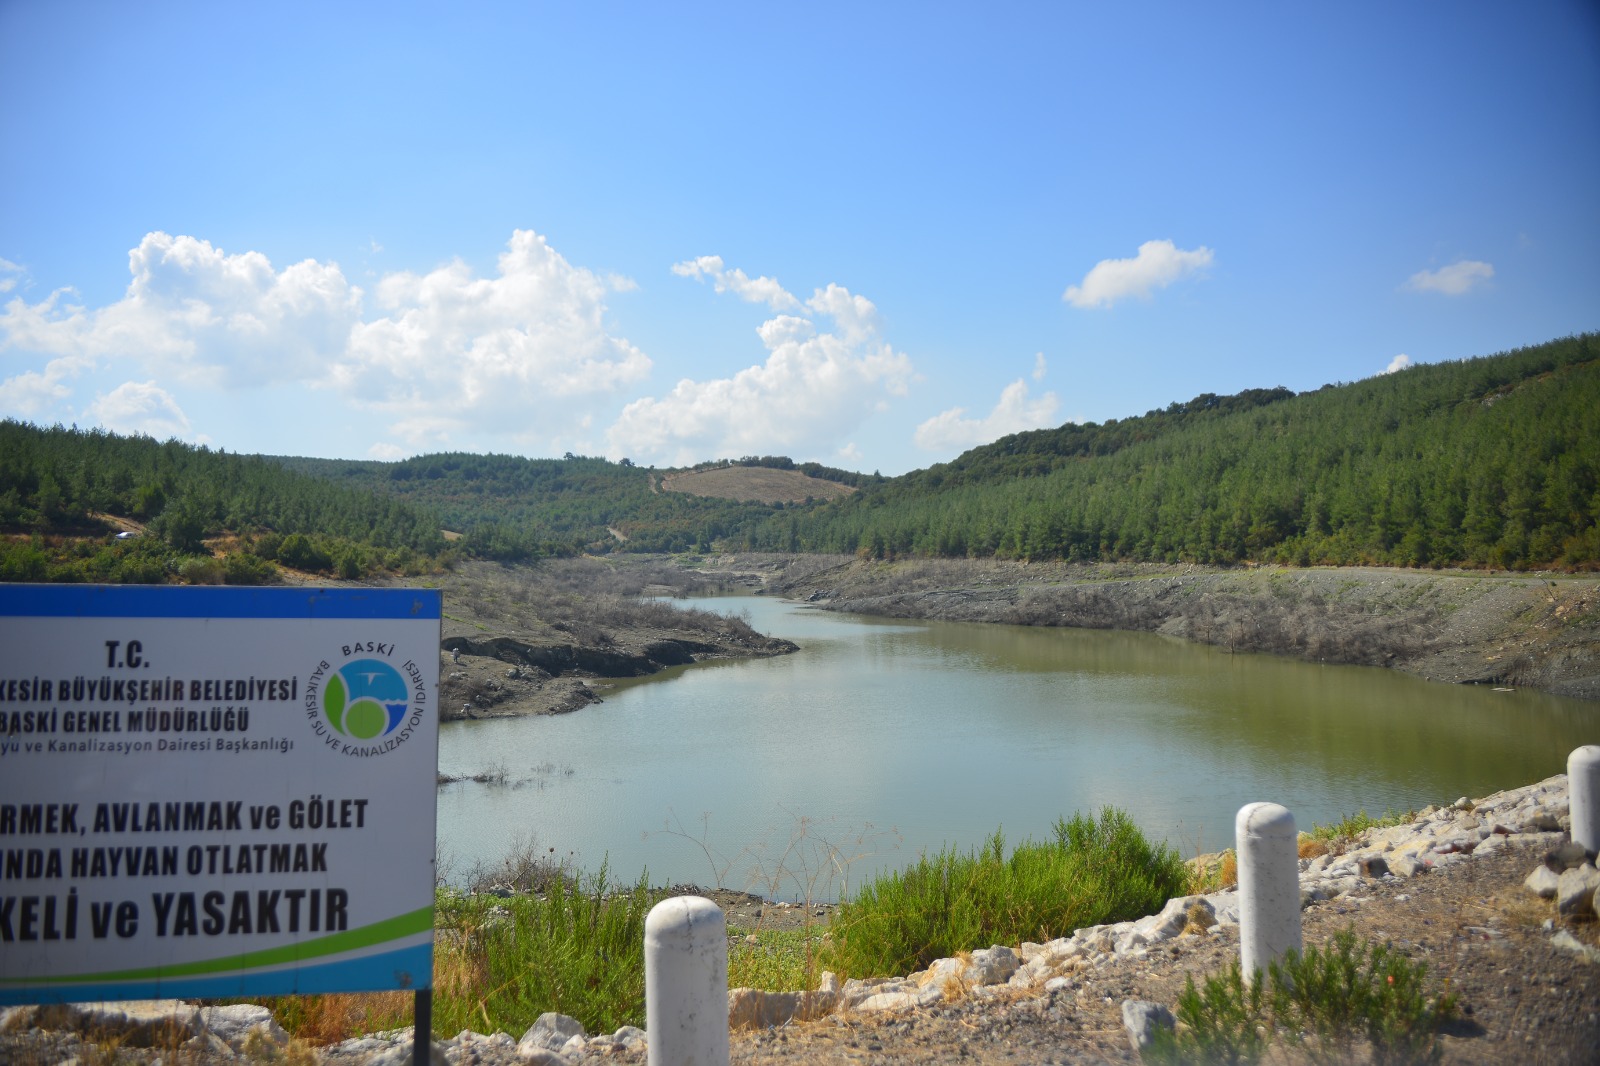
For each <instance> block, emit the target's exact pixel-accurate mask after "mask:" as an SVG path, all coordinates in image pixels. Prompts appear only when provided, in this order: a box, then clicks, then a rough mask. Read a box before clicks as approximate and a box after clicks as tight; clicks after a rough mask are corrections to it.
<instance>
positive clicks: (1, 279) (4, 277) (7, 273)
mask: <svg viewBox="0 0 1600 1066" xmlns="http://www.w3.org/2000/svg"><path fill="white" fill-rule="evenodd" d="M24 273H26V271H24V270H23V269H22V268H21V267H19V266H18V265H17V264H15V263H13V262H12V261H11V260H9V259H0V292H10V291H11V290H12V289H14V288H16V287H17V282H19V281H21V280H22V276H23V274H24Z"/></svg>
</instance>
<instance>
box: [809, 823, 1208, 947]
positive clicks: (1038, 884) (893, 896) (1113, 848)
mask: <svg viewBox="0 0 1600 1066" xmlns="http://www.w3.org/2000/svg"><path fill="white" fill-rule="evenodd" d="M1055 837H1056V838H1055V840H1054V841H1053V842H1049V843H1044V844H1035V843H1032V842H1024V843H1023V844H1021V845H1020V846H1018V847H1017V848H1016V849H1015V850H1014V851H1013V852H1012V853H1011V855H1010V857H1009V858H1007V857H1006V855H1005V838H1004V836H1003V835H1002V834H1001V833H1000V832H998V831H996V833H995V834H994V836H993V837H991V838H990V839H989V841H988V843H987V844H986V845H985V846H984V847H983V848H982V849H981V850H980V851H977V852H972V853H968V854H965V855H962V854H958V853H957V852H956V851H954V850H953V849H946V850H945V851H942V852H940V853H939V854H938V855H936V856H934V857H932V858H929V857H927V856H923V857H922V858H921V859H919V860H918V861H917V862H916V863H915V864H914V865H912V866H910V867H908V868H906V869H904V870H901V871H899V872H897V873H892V874H887V875H884V876H882V877H879V878H878V879H877V880H876V881H874V882H872V883H871V884H868V885H866V886H864V887H863V888H862V889H861V890H860V891H859V892H858V893H857V894H856V896H855V897H854V898H853V899H851V900H849V901H848V902H846V903H845V904H843V905H842V906H841V907H840V908H839V911H838V913H837V914H836V915H835V916H834V920H833V923H832V926H831V938H832V943H831V946H830V947H829V949H828V951H827V953H826V961H827V965H828V966H829V968H831V969H834V970H838V971H839V972H841V973H844V974H847V975H849V976H851V977H876V976H893V975H900V974H905V973H910V972H912V971H914V970H920V969H923V968H925V967H926V966H927V965H928V964H929V963H931V962H933V961H934V960H935V959H938V958H943V957H948V956H952V955H955V954H956V953H957V952H961V951H967V950H971V949H973V948H980V947H987V946H989V945H990V944H995V943H1009V944H1017V943H1021V942H1022V941H1024V940H1048V939H1050V938H1052V937H1056V936H1063V935H1066V934H1067V933H1070V932H1071V931H1072V930H1074V929H1078V928H1082V927H1084V926H1090V925H1103V924H1106V923H1109V922H1118V921H1126V920H1129V919H1133V918H1139V917H1143V916H1144V915H1146V914H1152V913H1154V912H1155V911H1157V910H1159V909H1160V908H1161V907H1162V905H1163V904H1165V903H1166V901H1167V900H1168V899H1170V898H1172V897H1173V896H1179V895H1182V894H1183V893H1184V890H1185V887H1186V885H1187V883H1188V869H1187V868H1186V867H1185V866H1184V864H1183V861H1182V860H1181V859H1180V858H1179V857H1178V855H1177V853H1176V852H1175V851H1172V850H1171V849H1169V848H1168V847H1167V846H1166V845H1165V844H1161V845H1152V844H1150V842H1149V841H1147V840H1146V839H1145V838H1144V835H1143V834H1142V833H1141V832H1140V831H1139V828H1138V827H1137V826H1136V825H1134V824H1133V822H1132V820H1131V819H1129V817H1128V816H1127V815H1126V814H1125V813H1124V812H1122V811H1120V810H1118V809H1116V808H1114V807H1107V808H1105V809H1104V810H1103V811H1101V813H1100V816H1099V818H1098V819H1095V818H1091V817H1088V816H1085V815H1082V814H1077V815H1074V816H1073V818H1072V820H1071V821H1067V820H1064V819H1063V820H1058V821H1057V823H1056V827H1055Z"/></svg>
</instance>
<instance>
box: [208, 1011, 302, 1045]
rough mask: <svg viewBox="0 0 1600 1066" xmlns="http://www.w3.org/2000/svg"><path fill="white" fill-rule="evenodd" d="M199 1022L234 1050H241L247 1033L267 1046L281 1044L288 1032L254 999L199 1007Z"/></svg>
mask: <svg viewBox="0 0 1600 1066" xmlns="http://www.w3.org/2000/svg"><path fill="white" fill-rule="evenodd" d="M200 1023H201V1024H202V1025H203V1026H205V1028H206V1029H207V1030H208V1031H209V1032H211V1033H214V1034H216V1036H217V1037H218V1038H219V1039H221V1040H222V1042H223V1043H225V1044H227V1045H228V1046H229V1047H230V1048H232V1049H233V1050H234V1051H243V1050H244V1046H245V1044H246V1042H248V1041H249V1040H250V1038H251V1034H258V1035H257V1036H256V1037H255V1039H256V1041H258V1042H265V1044H266V1045H267V1046H274V1047H280V1048H281V1047H284V1046H285V1045H287V1044H288V1043H289V1034H288V1033H286V1032H285V1031H284V1029H283V1026H281V1025H279V1024H278V1022H277V1019H275V1018H273V1016H272V1012H271V1011H270V1010H268V1009H267V1008H266V1007H263V1006H260V1005H258V1004H255V1003H235V1004H233V1005H231V1006H227V1007H201V1008H200Z"/></svg>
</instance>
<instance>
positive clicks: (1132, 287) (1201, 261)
mask: <svg viewBox="0 0 1600 1066" xmlns="http://www.w3.org/2000/svg"><path fill="white" fill-rule="evenodd" d="M1211 260H1212V251H1211V249H1210V248H1207V247H1205V246H1203V245H1202V246H1201V247H1199V248H1195V249H1194V250H1192V251H1184V250H1183V249H1181V248H1179V247H1177V246H1176V245H1174V244H1173V243H1172V242H1171V241H1145V242H1144V243H1143V244H1141V245H1139V254H1138V255H1136V256H1134V257H1133V258H1132V259H1102V260H1100V262H1098V263H1096V264H1095V265H1094V266H1093V267H1091V268H1090V270H1089V273H1087V274H1085V275H1084V276H1083V281H1082V282H1081V283H1080V284H1077V285H1072V286H1069V287H1068V288H1067V291H1066V292H1064V293H1062V295H1061V298H1062V299H1063V300H1065V301H1066V302H1067V303H1069V304H1071V305H1072V306H1074V307H1110V306H1111V305H1112V304H1114V303H1116V302H1117V301H1118V300H1122V299H1125V298H1127V297H1129V296H1138V297H1141V298H1147V297H1149V296H1150V294H1151V293H1152V292H1154V291H1155V290H1156V289H1164V288H1166V287H1167V286H1168V285H1171V284H1172V283H1173V282H1175V281H1177V280H1179V279H1180V278H1185V277H1189V276H1192V275H1194V274H1198V273H1200V272H1201V271H1203V270H1205V269H1206V268H1207V267H1209V266H1210V265H1211Z"/></svg>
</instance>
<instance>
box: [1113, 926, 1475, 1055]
mask: <svg viewBox="0 0 1600 1066" xmlns="http://www.w3.org/2000/svg"><path fill="white" fill-rule="evenodd" d="M1427 972H1428V968H1427V966H1425V965H1423V964H1421V963H1414V962H1412V961H1411V960H1409V959H1407V958H1406V957H1405V956H1403V955H1400V954H1397V953H1396V952H1394V951H1392V950H1391V949H1390V948H1389V947H1388V946H1387V945H1385V944H1378V943H1374V942H1372V941H1358V940H1357V938H1356V934H1355V931H1354V930H1353V929H1348V930H1345V931H1344V932H1341V933H1336V934H1334V936H1333V937H1332V938H1331V939H1330V940H1329V942H1328V943H1327V945H1325V946H1324V947H1322V948H1320V949H1319V948H1317V947H1315V946H1313V947H1310V948H1307V949H1306V950H1305V952H1304V953H1301V952H1290V953H1289V954H1288V955H1287V956H1286V957H1285V959H1284V960H1283V962H1282V963H1274V964H1273V965H1272V967H1271V968H1270V970H1269V971H1268V973H1267V974H1266V975H1265V976H1266V980H1260V979H1259V978H1260V977H1262V976H1263V975H1261V974H1257V978H1258V980H1255V981H1253V982H1246V981H1245V980H1244V977H1243V974H1242V973H1241V972H1240V968H1239V964H1238V963H1237V962H1234V963H1232V964H1231V965H1230V966H1229V967H1228V968H1227V969H1226V970H1224V971H1223V972H1222V973H1220V974H1213V975H1211V976H1208V977H1206V978H1205V980H1204V982H1203V983H1202V985H1201V986H1199V987H1196V985H1195V982H1194V978H1193V977H1190V978H1189V979H1188V980H1187V982H1186V983H1185V985H1184V990H1183V993H1182V994H1181V995H1180V996H1179V997H1178V1010H1177V1016H1178V1020H1179V1022H1180V1023H1182V1026H1183V1027H1182V1028H1181V1029H1179V1030H1178V1031H1176V1032H1163V1033H1160V1034H1158V1035H1157V1038H1156V1040H1155V1043H1153V1044H1152V1045H1151V1046H1150V1047H1149V1048H1147V1049H1146V1050H1145V1051H1144V1053H1143V1057H1144V1059H1145V1061H1147V1062H1152V1063H1181V1062H1205V1063H1254V1062H1259V1061H1261V1059H1262V1057H1263V1056H1264V1055H1265V1054H1266V1052H1267V1050H1268V1048H1269V1047H1270V1046H1271V1045H1272V1044H1273V1042H1274V1041H1275V1040H1277V1041H1281V1042H1283V1043H1287V1044H1290V1045H1293V1046H1295V1047H1296V1048H1298V1050H1299V1051H1300V1052H1301V1053H1302V1054H1303V1055H1304V1056H1305V1057H1306V1058H1307V1059H1309V1060H1310V1061H1311V1062H1315V1063H1329V1064H1333V1063H1346V1062H1352V1061H1356V1060H1357V1059H1358V1058H1360V1056H1359V1054H1358V1053H1359V1051H1360V1049H1361V1047H1362V1046H1364V1047H1365V1049H1366V1052H1367V1056H1366V1058H1365V1060H1364V1061H1368V1062H1371V1063H1373V1064H1374V1066H1387V1064H1390V1063H1396V1064H1398V1063H1427V1062H1436V1061H1438V1058H1439V1054H1440V1047H1439V1043H1438V1030H1439V1027H1440V1026H1441V1025H1443V1024H1444V1023H1445V1022H1447V1021H1449V1020H1450V1019H1452V1018H1454V1017H1455V1013H1456V1002H1455V998H1454V997H1452V996H1449V995H1439V996H1437V997H1430V996H1429V995H1428V994H1427V990H1426V988H1425V987H1424V982H1425V978H1426V976H1427Z"/></svg>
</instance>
